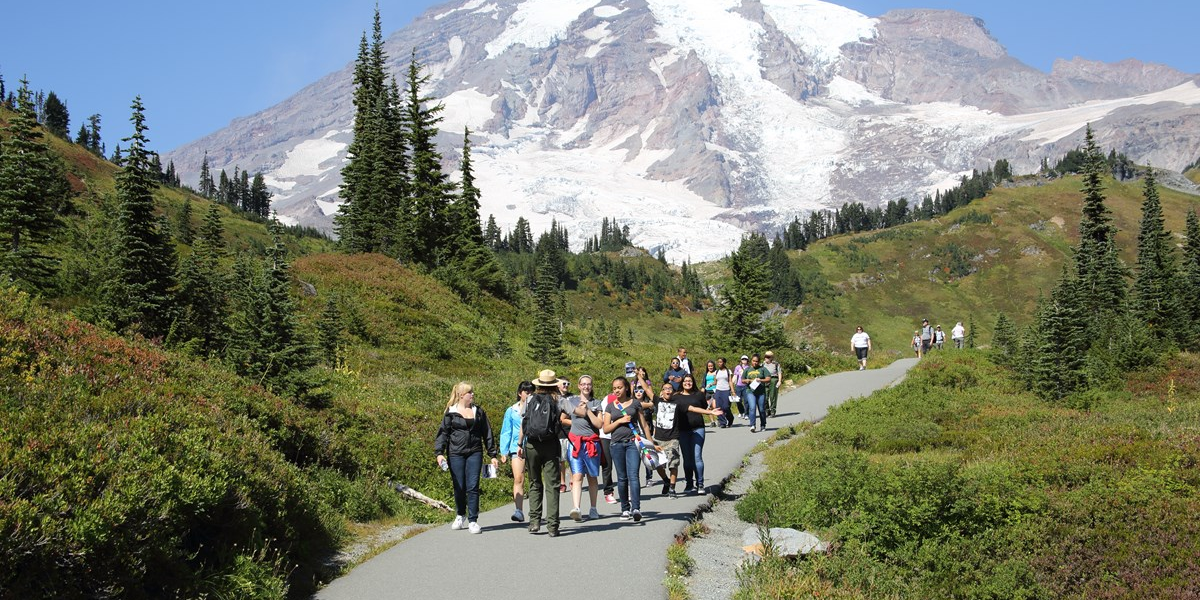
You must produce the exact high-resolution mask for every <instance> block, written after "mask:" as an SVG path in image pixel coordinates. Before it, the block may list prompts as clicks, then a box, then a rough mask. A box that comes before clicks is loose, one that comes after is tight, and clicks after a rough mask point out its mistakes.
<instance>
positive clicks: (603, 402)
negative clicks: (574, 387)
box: [579, 375, 617, 504]
mask: <svg viewBox="0 0 1200 600" xmlns="http://www.w3.org/2000/svg"><path fill="white" fill-rule="evenodd" d="M584 377H586V375H585V376H584ZM584 377H580V378H579V390H580V392H581V393H585V392H584V389H583V388H584V384H583V379H584ZM593 387H594V384H593V383H592V380H591V378H588V382H587V391H586V394H587V395H588V396H591V395H592V388H593ZM596 406H597V407H598V408H599V410H600V417H601V419H600V420H601V426H600V479H601V480H602V482H603V485H604V501H605V502H607V503H609V504H616V503H617V498H616V496H614V495H613V494H614V491H613V490H614V488H613V463H612V435H611V434H610V433H608V432H607V431H604V425H603V420H604V411H606V410H608V396H607V395H606V396H605V397H604V398H601V399H600V400H598V401H597V402H596Z"/></svg>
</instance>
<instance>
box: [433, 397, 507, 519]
mask: <svg viewBox="0 0 1200 600" xmlns="http://www.w3.org/2000/svg"><path fill="white" fill-rule="evenodd" d="M433 446H434V448H435V450H436V451H437V464H438V466H440V467H441V468H442V469H443V470H445V469H449V470H450V481H451V482H452V483H453V486H454V511H455V514H456V516H455V517H454V522H453V523H451V524H450V529H455V530H457V529H462V528H463V525H464V521H465V524H466V526H467V528H468V529H469V530H470V531H471V533H480V532H481V531H482V529H481V528H480V527H479V522H478V521H479V474H480V473H479V472H480V470H481V469H482V468H483V452H484V450H485V449H486V450H487V453H488V456H490V457H491V458H492V469H493V470H494V469H495V468H496V465H497V464H498V462H499V461H498V459H497V458H496V455H497V454H498V452H499V451H498V449H497V448H496V438H494V437H492V426H491V425H490V424H489V423H488V419H487V413H485V412H484V411H483V407H482V406H476V405H475V388H473V387H472V386H471V384H469V383H467V382H465V381H460V382H459V383H457V384H455V385H454V388H453V389H451V390H450V401H449V402H447V403H446V412H445V413H443V414H442V425H441V426H440V427H438V432H437V437H436V438H435V439H434V442H433Z"/></svg>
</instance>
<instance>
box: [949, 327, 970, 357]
mask: <svg viewBox="0 0 1200 600" xmlns="http://www.w3.org/2000/svg"><path fill="white" fill-rule="evenodd" d="M966 337H967V329H966V328H965V327H963V324H962V321H959V322H958V323H955V324H954V329H951V330H950V339H951V340H953V341H954V347H955V348H956V349H958V350H962V348H963V340H964V339H965V338H966Z"/></svg>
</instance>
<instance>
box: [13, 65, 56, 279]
mask: <svg viewBox="0 0 1200 600" xmlns="http://www.w3.org/2000/svg"><path fill="white" fill-rule="evenodd" d="M17 93H18V99H17V111H16V113H15V114H13V116H12V117H11V118H10V119H9V126H8V137H7V138H6V139H5V140H4V141H3V143H0V284H4V285H8V284H10V283H11V284H15V285H16V286H18V287H20V288H22V289H25V290H28V291H38V290H43V289H46V287H48V286H49V284H50V280H51V278H52V276H53V274H54V271H55V269H56V265H57V262H58V261H57V260H56V259H54V258H53V257H51V256H49V255H47V254H45V247H46V245H47V244H48V243H49V242H50V240H51V237H52V236H53V234H54V232H55V231H56V230H57V229H58V228H59V227H61V225H62V223H61V221H60V220H59V219H58V216H57V215H58V212H59V211H61V210H63V209H64V208H66V207H67V206H68V202H69V200H68V198H69V194H70V191H71V190H70V185H69V184H68V182H67V178H66V175H65V171H64V169H63V166H62V162H61V161H60V160H59V159H58V157H57V156H56V155H55V154H54V153H53V152H51V150H50V148H49V147H48V146H47V145H46V144H45V143H44V142H43V141H42V134H41V132H40V131H38V127H37V116H36V114H35V113H34V109H33V102H32V100H31V95H30V91H29V82H28V81H25V80H22V81H21V87H20V88H19V89H18V92H17Z"/></svg>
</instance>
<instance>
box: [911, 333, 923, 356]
mask: <svg viewBox="0 0 1200 600" xmlns="http://www.w3.org/2000/svg"><path fill="white" fill-rule="evenodd" d="M912 347H913V350H915V351H916V352H917V358H921V331H920V330H919V329H918V330H917V331H914V332H913V339H912Z"/></svg>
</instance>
